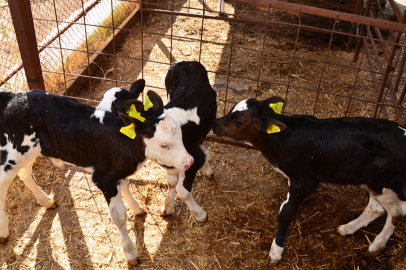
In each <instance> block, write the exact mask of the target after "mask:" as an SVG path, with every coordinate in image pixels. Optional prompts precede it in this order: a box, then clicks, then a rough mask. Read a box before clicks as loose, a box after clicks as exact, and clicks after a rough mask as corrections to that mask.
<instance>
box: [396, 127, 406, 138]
mask: <svg viewBox="0 0 406 270" xmlns="http://www.w3.org/2000/svg"><path fill="white" fill-rule="evenodd" d="M398 128H400V129H401V130H403V131H404V132H405V133H404V134H403V135H404V136H406V129H404V128H402V127H401V126H399V127H398Z"/></svg>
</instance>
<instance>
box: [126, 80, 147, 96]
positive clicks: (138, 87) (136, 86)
mask: <svg viewBox="0 0 406 270" xmlns="http://www.w3.org/2000/svg"><path fill="white" fill-rule="evenodd" d="M144 88H145V80H144V79H139V80H136V81H135V82H133V84H132V85H131V87H130V90H129V91H130V93H131V94H132V95H133V96H134V98H135V99H138V97H139V96H140V94H141V93H142V91H144Z"/></svg>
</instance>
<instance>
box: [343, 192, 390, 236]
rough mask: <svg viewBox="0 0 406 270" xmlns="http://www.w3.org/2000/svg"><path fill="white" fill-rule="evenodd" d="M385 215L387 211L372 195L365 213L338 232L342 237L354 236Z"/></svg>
mask: <svg viewBox="0 0 406 270" xmlns="http://www.w3.org/2000/svg"><path fill="white" fill-rule="evenodd" d="M383 213H385V210H384V209H383V208H382V206H381V204H380V203H379V202H378V201H377V200H376V198H375V197H374V196H373V195H372V194H371V195H370V196H369V203H368V205H367V207H366V208H365V210H364V212H363V213H362V214H361V215H360V216H359V217H358V218H357V219H354V220H353V221H351V222H349V223H347V224H345V225H341V226H340V227H339V228H338V232H339V233H340V234H341V235H349V234H353V233H354V232H356V231H357V230H359V229H360V228H362V227H365V226H367V225H368V224H369V223H370V222H371V221H373V220H375V219H376V218H378V217H379V216H381V215H382V214H383Z"/></svg>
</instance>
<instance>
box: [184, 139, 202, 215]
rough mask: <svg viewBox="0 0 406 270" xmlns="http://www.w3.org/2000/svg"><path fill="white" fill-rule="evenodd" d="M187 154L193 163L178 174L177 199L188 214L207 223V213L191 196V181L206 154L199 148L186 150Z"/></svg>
mask: <svg viewBox="0 0 406 270" xmlns="http://www.w3.org/2000/svg"><path fill="white" fill-rule="evenodd" d="M186 150H187V151H188V153H189V154H190V155H191V156H192V157H193V159H194V161H195V162H194V163H193V165H192V166H191V167H190V168H189V169H188V170H187V171H186V172H179V182H178V184H177V185H176V192H177V193H178V197H179V198H180V199H181V200H182V201H184V202H185V203H186V204H187V205H188V207H189V210H190V213H191V214H192V215H193V216H194V217H195V218H196V220H197V221H199V222H206V221H207V213H206V212H205V211H204V210H203V209H202V208H201V207H200V206H199V205H198V204H197V203H196V201H195V199H194V198H193V196H192V186H193V181H194V180H195V176H196V173H197V171H198V170H199V169H200V168H201V167H202V166H203V164H204V163H205V161H206V154H205V152H204V151H203V150H202V149H201V148H200V146H198V147H196V148H186Z"/></svg>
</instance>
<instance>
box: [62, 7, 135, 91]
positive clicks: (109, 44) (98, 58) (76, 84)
mask: <svg viewBox="0 0 406 270" xmlns="http://www.w3.org/2000/svg"><path fill="white" fill-rule="evenodd" d="M139 18H140V9H139V7H137V8H136V9H135V10H134V11H133V12H131V14H130V15H129V16H128V17H127V19H125V21H124V22H123V23H122V24H121V25H120V26H119V27H118V28H117V29H116V30H115V31H114V35H113V34H112V35H111V36H110V37H109V38H108V39H107V40H106V41H105V42H104V43H103V44H102V45H101V46H100V47H99V50H98V51H97V52H96V53H95V54H93V55H92V56H91V57H90V59H89V66H88V65H85V66H84V67H82V68H81V69H79V70H78V71H77V73H76V74H77V75H76V76H74V77H73V78H71V79H70V80H69V81H68V82H67V83H66V89H61V90H60V91H58V92H57V94H58V95H69V96H73V95H76V94H78V93H79V92H80V90H81V89H82V87H83V85H84V84H85V83H86V82H88V81H89V72H90V75H91V74H93V72H94V71H95V70H96V69H97V68H98V65H101V64H102V63H103V62H104V60H105V59H106V57H107V54H109V53H111V52H113V49H114V48H113V45H114V44H115V45H117V44H118V43H119V42H120V41H121V40H122V39H123V38H124V37H125V35H126V34H127V33H128V31H127V30H126V29H130V28H131V26H132V25H134V24H135V23H136V22H137V21H138V20H139ZM113 40H114V42H113Z"/></svg>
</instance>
